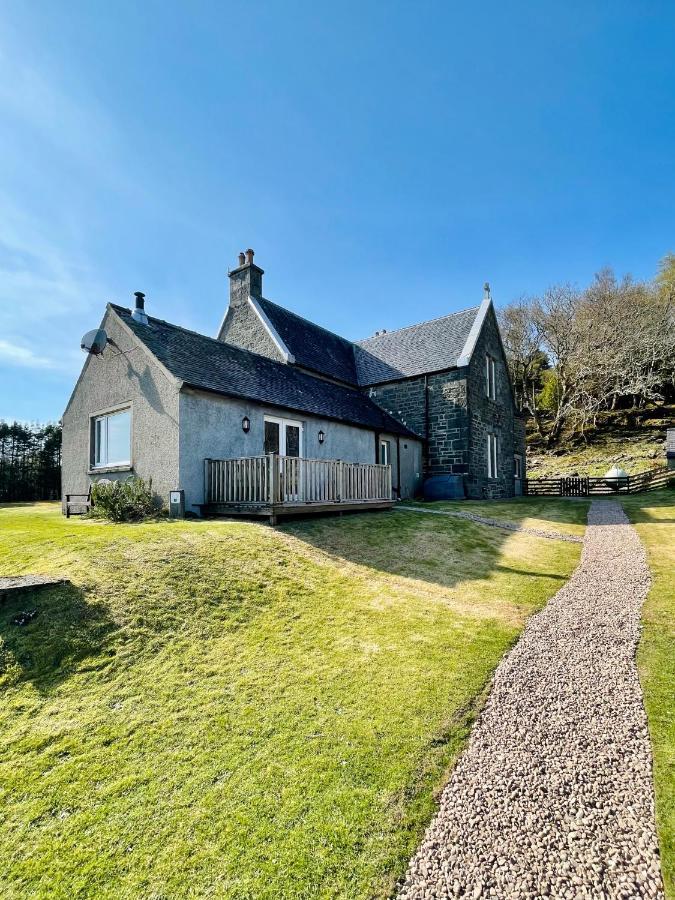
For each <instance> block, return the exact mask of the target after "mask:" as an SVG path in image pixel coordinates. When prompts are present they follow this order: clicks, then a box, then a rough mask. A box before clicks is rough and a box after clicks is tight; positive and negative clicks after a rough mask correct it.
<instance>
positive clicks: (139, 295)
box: [131, 291, 148, 325]
mask: <svg viewBox="0 0 675 900" xmlns="http://www.w3.org/2000/svg"><path fill="white" fill-rule="evenodd" d="M134 297H135V298H136V305H135V306H134V311H133V312H132V313H131V318H132V319H133V320H134V321H135V322H138V323H139V324H140V325H147V324H148V317H147V316H146V314H145V294H144V293H143V291H134Z"/></svg>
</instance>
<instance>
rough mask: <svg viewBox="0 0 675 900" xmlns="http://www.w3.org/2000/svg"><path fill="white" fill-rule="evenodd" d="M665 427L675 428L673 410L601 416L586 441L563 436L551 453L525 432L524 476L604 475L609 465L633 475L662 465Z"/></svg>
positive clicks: (667, 408)
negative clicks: (525, 458) (526, 444)
mask: <svg viewBox="0 0 675 900" xmlns="http://www.w3.org/2000/svg"><path fill="white" fill-rule="evenodd" d="M667 428H675V407H664V408H661V409H659V410H648V411H645V412H641V413H639V414H630V413H625V412H622V413H615V414H609V413H608V414H605V415H604V416H602V417H601V418H600V420H599V423H598V428H597V429H595V430H592V431H590V432H589V433H588V434H587V437H586V440H584V439H583V438H580V437H579V436H578V435H575V436H573V437H570V436H569V435H567V436H564V437H563V439H562V440H561V442H560V445H559V446H558V447H556V448H555V449H553V450H546V448H545V447H544V446H543V443H542V441H541V439H540V438H539V436H538V435H536V434H534V433H533V432H531V431H529V432H528V446H527V470H528V477H530V478H537V477H539V476H544V475H547V476H555V475H574V474H578V475H604V474H605V472H606V471H607V470H608V469H610V468H611V467H612V466H620V467H621V468H623V469H625V470H626V471H627V472H628V473H629V474H630V475H634V474H637V473H638V472H644V471H646V470H647V469H653V468H654V467H655V466H662V465H665V462H666V458H665V450H664V445H665V440H666V429H667Z"/></svg>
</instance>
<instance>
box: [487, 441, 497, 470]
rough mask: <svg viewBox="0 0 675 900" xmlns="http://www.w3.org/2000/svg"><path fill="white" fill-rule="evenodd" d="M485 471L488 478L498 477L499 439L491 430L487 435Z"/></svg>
mask: <svg viewBox="0 0 675 900" xmlns="http://www.w3.org/2000/svg"><path fill="white" fill-rule="evenodd" d="M487 473H488V478H498V477H499V474H498V473H499V441H498V439H497V435H496V434H493V433H492V432H490V434H488V436H487Z"/></svg>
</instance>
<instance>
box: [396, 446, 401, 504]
mask: <svg viewBox="0 0 675 900" xmlns="http://www.w3.org/2000/svg"><path fill="white" fill-rule="evenodd" d="M396 494H397V496H398V499H399V500H400V499H401V436H400V435H398V434H397V435H396Z"/></svg>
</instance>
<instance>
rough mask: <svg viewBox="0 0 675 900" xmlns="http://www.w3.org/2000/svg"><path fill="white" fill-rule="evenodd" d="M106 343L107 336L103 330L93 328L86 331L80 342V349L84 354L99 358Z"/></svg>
mask: <svg viewBox="0 0 675 900" xmlns="http://www.w3.org/2000/svg"><path fill="white" fill-rule="evenodd" d="M107 343H108V335H107V334H106V333H105V329H104V328H94V329H93V330H92V331H88V332H87V333H86V334H85V335H84V337H83V338H82V340H81V341H80V347H81V348H82V349H83V350H84V352H85V353H91V355H92V356H99V355H100V354H101V353H103V351H104V350H105V346H106V344H107Z"/></svg>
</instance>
